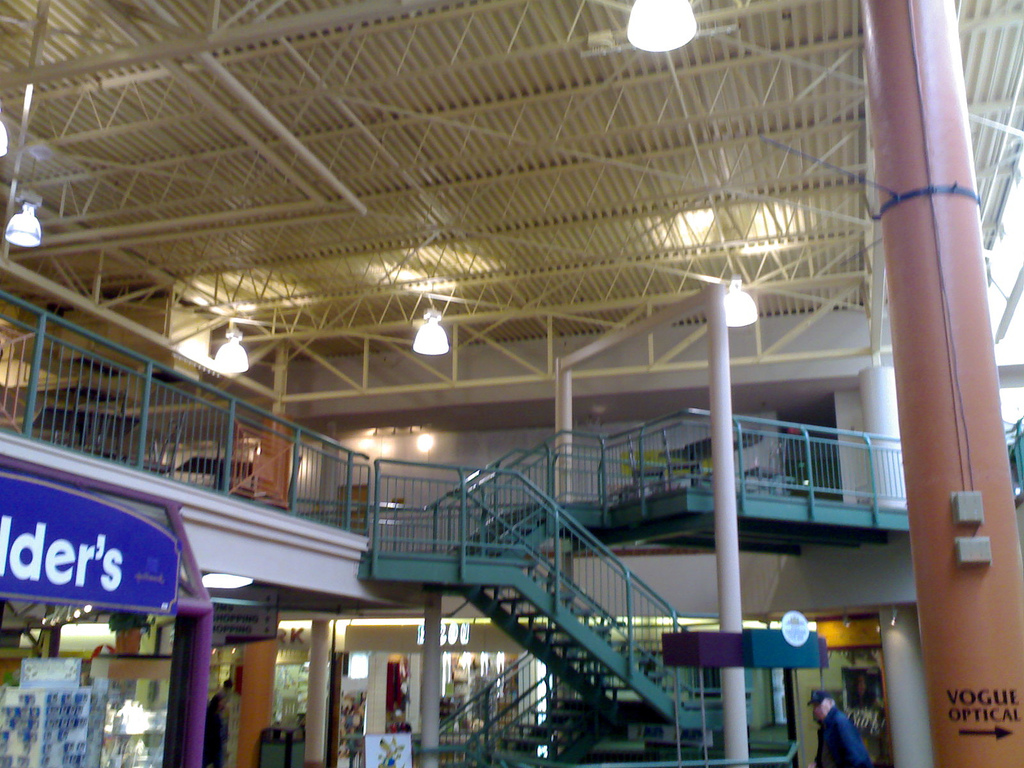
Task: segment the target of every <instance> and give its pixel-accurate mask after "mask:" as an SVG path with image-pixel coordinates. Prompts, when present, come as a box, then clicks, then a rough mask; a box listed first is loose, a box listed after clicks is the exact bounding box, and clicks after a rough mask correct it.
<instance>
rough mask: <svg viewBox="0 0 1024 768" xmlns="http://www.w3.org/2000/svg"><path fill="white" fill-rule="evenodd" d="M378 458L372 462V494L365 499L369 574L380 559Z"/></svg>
mask: <svg viewBox="0 0 1024 768" xmlns="http://www.w3.org/2000/svg"><path fill="white" fill-rule="evenodd" d="M380 482H381V472H380V459H376V460H374V462H373V496H371V497H370V498H368V499H367V500H366V511H367V517H368V518H369V530H367V532H366V534H367V536H368V537H369V538H370V575H371V576H373V575H375V574H376V573H377V564H378V562H379V561H380V550H381V540H380Z"/></svg>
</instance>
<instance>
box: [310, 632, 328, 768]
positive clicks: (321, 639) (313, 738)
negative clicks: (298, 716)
mask: <svg viewBox="0 0 1024 768" xmlns="http://www.w3.org/2000/svg"><path fill="white" fill-rule="evenodd" d="M309 643H310V645H309V678H308V682H307V692H306V766H307V768H311V767H312V766H317V767H318V768H319V766H323V765H324V759H325V753H326V749H327V740H326V734H327V688H328V678H329V675H328V664H329V661H330V656H331V622H330V621H327V620H326V619H314V620H313V622H312V627H311V628H310V635H309Z"/></svg>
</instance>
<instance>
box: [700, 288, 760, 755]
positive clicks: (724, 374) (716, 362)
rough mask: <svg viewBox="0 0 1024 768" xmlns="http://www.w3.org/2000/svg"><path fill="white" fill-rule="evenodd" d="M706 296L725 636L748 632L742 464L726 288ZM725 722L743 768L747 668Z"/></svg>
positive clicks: (738, 672) (738, 671)
mask: <svg viewBox="0 0 1024 768" xmlns="http://www.w3.org/2000/svg"><path fill="white" fill-rule="evenodd" d="M704 290H705V297H706V307H705V311H706V312H707V318H708V342H709V345H710V349H709V352H708V373H709V389H710V395H711V462H712V476H711V486H712V491H713V493H714V498H715V560H716V563H717V565H718V616H719V619H718V620H719V624H720V626H721V630H722V631H723V632H742V631H743V606H742V601H741V592H740V544H739V521H738V519H737V513H736V461H735V458H734V456H733V451H734V448H733V440H732V378H731V375H730V371H729V329H728V327H727V326H726V324H725V302H724V299H725V287H724V286H722V285H709V286H708V287H707V288H705V289H704ZM722 720H723V730H724V737H725V757H726V759H727V760H734V761H737V762H736V763H734V765H737V766H738V765H742V764H743V762H742V761H745V760H747V758H748V757H749V756H750V749H749V745H748V742H747V689H746V679H745V675H744V671H743V668H742V667H724V668H723V669H722Z"/></svg>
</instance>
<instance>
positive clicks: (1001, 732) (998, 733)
mask: <svg viewBox="0 0 1024 768" xmlns="http://www.w3.org/2000/svg"><path fill="white" fill-rule="evenodd" d="M1012 733H1013V731H1008V730H1006V729H1005V728H999V727H996V728H994V729H993V730H991V731H972V730H969V729H967V728H961V729H960V735H961V736H995V737H996V740H997V741H998V740H999V739H1001V738H1003V736H1010V735H1011V734H1012Z"/></svg>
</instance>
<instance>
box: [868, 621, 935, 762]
mask: <svg viewBox="0 0 1024 768" xmlns="http://www.w3.org/2000/svg"><path fill="white" fill-rule="evenodd" d="M894 610H895V611H896V613H895V623H893V614H892V613H889V615H886V611H883V612H882V613H881V614H880V615H879V620H880V621H879V623H880V625H881V628H882V653H883V655H884V657H885V694H886V708H887V709H888V713H889V732H890V733H891V734H892V751H893V763H894V764H895V765H898V766H899V767H900V768H934V764H935V762H934V760H933V759H932V740H931V728H930V725H929V722H928V691H927V689H926V687H925V677H924V661H923V659H922V658H921V634H920V631H919V629H918V625H917V608H916V607H915V606H913V605H901V606H899V607H897V608H896V609H894Z"/></svg>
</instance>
